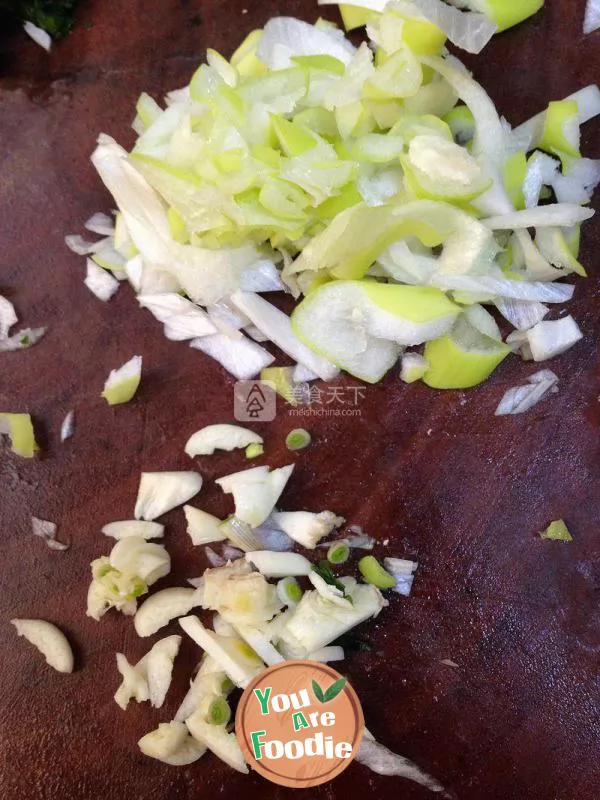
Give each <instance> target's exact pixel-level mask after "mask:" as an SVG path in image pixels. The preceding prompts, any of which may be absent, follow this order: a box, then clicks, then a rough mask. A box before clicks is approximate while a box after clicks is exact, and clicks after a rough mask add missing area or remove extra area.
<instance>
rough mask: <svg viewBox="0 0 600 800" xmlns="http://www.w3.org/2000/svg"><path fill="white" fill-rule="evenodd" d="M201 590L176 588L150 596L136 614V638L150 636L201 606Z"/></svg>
mask: <svg viewBox="0 0 600 800" xmlns="http://www.w3.org/2000/svg"><path fill="white" fill-rule="evenodd" d="M201 603H202V590H200V592H198V590H197V589H188V588H186V587H182V586H178V587H173V588H170V589H163V590H162V591H160V592H156V593H155V594H153V595H151V596H150V597H149V598H148V599H147V600H146V601H145V602H144V603H142V605H141V606H140V607H139V609H138V610H137V612H136V615H135V619H134V626H135V630H136V633H137V635H138V636H142V637H146V636H152V634H153V633H156V631H158V630H160V629H161V628H162V627H164V626H165V625H167V624H168V623H169V622H170V621H171V620H172V619H175V617H181V616H183V615H184V614H189V613H190V611H191V610H192V608H195V607H196V606H199V605H201Z"/></svg>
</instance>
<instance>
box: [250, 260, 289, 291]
mask: <svg viewBox="0 0 600 800" xmlns="http://www.w3.org/2000/svg"><path fill="white" fill-rule="evenodd" d="M240 289H241V290H242V292H259V293H262V292H284V291H285V289H286V287H285V283H284V282H283V281H282V280H281V277H280V274H279V270H278V269H277V267H276V266H275V264H274V263H273V262H272V261H269V260H268V259H261V260H260V261H257V262H256V264H252V265H251V266H249V267H248V268H247V269H245V270H244V271H243V272H242V274H241V276H240Z"/></svg>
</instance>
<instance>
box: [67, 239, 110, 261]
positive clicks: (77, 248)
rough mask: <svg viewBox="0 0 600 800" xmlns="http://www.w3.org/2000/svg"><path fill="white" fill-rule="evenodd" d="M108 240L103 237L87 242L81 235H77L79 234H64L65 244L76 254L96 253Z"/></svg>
mask: <svg viewBox="0 0 600 800" xmlns="http://www.w3.org/2000/svg"><path fill="white" fill-rule="evenodd" d="M109 241H110V240H109V239H107V238H104V239H100V240H99V241H97V242H88V241H87V240H86V239H84V238H83V236H79V234H71V235H69V236H65V244H66V245H67V247H68V248H69V250H70V251H71V252H72V253H75V254H76V255H78V256H87V255H89V254H90V253H97V252H98V251H99V250H103V249H104V248H105V247H106V245H107V242H109Z"/></svg>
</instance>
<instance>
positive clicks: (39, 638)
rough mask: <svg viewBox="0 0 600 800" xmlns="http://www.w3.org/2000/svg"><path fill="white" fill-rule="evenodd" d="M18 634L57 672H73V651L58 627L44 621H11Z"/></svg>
mask: <svg viewBox="0 0 600 800" xmlns="http://www.w3.org/2000/svg"><path fill="white" fill-rule="evenodd" d="M10 622H11V624H12V625H14V626H15V628H16V629H17V634H18V635H19V636H22V637H23V638H24V639H27V641H28V642H30V643H31V644H32V645H33V646H34V647H37V649H38V650H39V651H40V653H41V654H42V655H43V656H44V657H45V659H46V663H47V664H49V665H50V666H51V667H53V668H54V669H55V670H57V672H73V651H72V650H71V645H70V644H69V642H68V641H67V637H66V636H65V635H64V633H63V632H62V631H61V630H59V629H58V628H57V627H56V625H53V624H52V623H51V622H46V621H45V620H43V619H11V621H10Z"/></svg>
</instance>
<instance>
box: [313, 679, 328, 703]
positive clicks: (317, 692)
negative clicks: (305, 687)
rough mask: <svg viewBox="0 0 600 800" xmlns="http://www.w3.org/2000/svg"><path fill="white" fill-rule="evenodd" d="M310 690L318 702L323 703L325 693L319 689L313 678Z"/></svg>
mask: <svg viewBox="0 0 600 800" xmlns="http://www.w3.org/2000/svg"><path fill="white" fill-rule="evenodd" d="M312 690H313V692H314V695H315V697H316V698H317V700H318V701H319V703H324V702H325V695H324V694H323V689H321V687H320V686H319V684H318V683H317V682H316V681H315V680H313V682H312Z"/></svg>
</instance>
